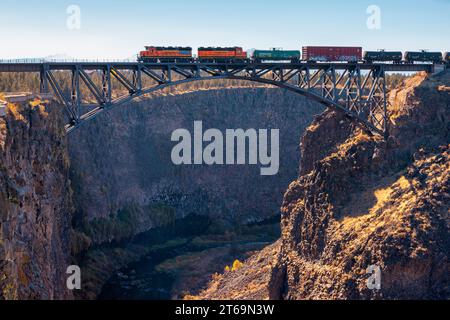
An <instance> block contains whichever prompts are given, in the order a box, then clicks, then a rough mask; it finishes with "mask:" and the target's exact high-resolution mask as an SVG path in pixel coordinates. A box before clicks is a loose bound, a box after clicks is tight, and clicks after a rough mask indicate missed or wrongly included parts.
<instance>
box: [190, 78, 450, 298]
mask: <svg viewBox="0 0 450 320" xmlns="http://www.w3.org/2000/svg"><path fill="white" fill-rule="evenodd" d="M449 87H450V74H449V73H448V72H447V73H444V74H443V75H440V76H439V77H434V78H427V76H426V75H424V74H419V75H417V76H415V77H413V78H411V79H409V80H407V81H405V83H403V85H402V86H401V87H399V88H398V89H396V90H393V91H392V92H391V94H390V97H389V98H390V101H391V104H392V107H390V113H391V116H390V133H391V137H390V138H389V140H388V141H384V140H383V139H381V138H379V137H371V136H368V135H367V134H365V133H363V132H361V131H360V130H358V129H356V130H354V129H352V130H349V126H348V124H346V123H345V121H347V120H345V119H343V118H342V117H340V116H339V115H336V114H333V112H332V111H327V112H326V113H324V114H323V115H322V116H320V117H318V118H317V119H316V121H315V122H314V123H313V124H312V125H311V126H310V127H309V128H308V129H307V131H306V133H305V135H304V137H303V138H302V143H301V150H302V161H301V175H300V177H299V178H298V179H297V180H295V181H294V182H293V183H292V184H291V185H290V187H289V189H288V191H287V192H286V194H285V197H284V202H283V205H282V209H281V211H282V237H281V240H280V241H279V243H277V244H276V245H274V246H272V247H269V248H267V249H265V250H263V251H262V252H260V253H258V254H257V255H255V257H252V258H250V260H249V262H247V264H244V265H246V266H247V267H245V268H243V269H242V270H240V271H237V272H235V273H227V274H225V275H224V276H223V277H216V280H215V281H213V282H212V283H211V284H210V286H209V287H208V289H207V290H206V291H205V292H204V293H203V294H201V295H200V296H199V297H198V298H201V299H217V298H222V299H226V298H231V297H232V298H238V299H239V298H242V299H253V298H256V299H264V298H272V299H449V298H450V273H449V270H450V240H449V239H450V232H449V231H450V230H449V228H450V217H449V203H450V201H449V200H450V194H449V185H450V184H449V178H450V167H449V163H450V161H449V160H450V150H449V148H450V145H449V142H450V132H449V129H450V127H449V123H450V112H449V105H450V95H449V94H448V88H449ZM333 139H334V141H335V142H334V143H333ZM319 140H320V141H319ZM255 259H256V260H255ZM255 261H260V262H265V263H263V264H264V267H265V268H267V265H270V268H269V269H268V270H265V271H264V272H261V268H262V266H261V264H260V263H255ZM268 274H270V277H267V275H268ZM236 279H239V282H236V281H235V280H236ZM240 283H242V285H240ZM249 284H253V285H251V286H250V285H249ZM255 284H257V285H255ZM246 286H247V287H246Z"/></svg>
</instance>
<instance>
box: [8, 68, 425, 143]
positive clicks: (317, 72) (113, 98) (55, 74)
mask: <svg viewBox="0 0 450 320" xmlns="http://www.w3.org/2000/svg"><path fill="white" fill-rule="evenodd" d="M432 67H433V66H432V65H388V64H361V63H353V64H350V63H334V64H333V63H309V62H302V63H296V64H293V63H287V64H279V63H234V64H220V63H208V64H202V63H155V64H144V63H107V62H105V63H43V64H32V63H31V64H10V65H1V64H0V72H39V75H40V77H39V78H40V92H41V93H50V92H53V94H54V95H55V96H56V97H57V98H58V100H59V101H60V102H61V104H62V105H63V107H64V109H65V111H66V114H67V125H66V130H67V132H71V131H72V130H74V129H76V128H77V127H79V126H80V125H81V124H83V123H84V122H86V121H87V120H89V119H92V118H94V117H96V116H97V115H98V114H100V113H102V112H103V111H105V110H108V109H111V108H114V107H116V106H120V105H124V104H126V103H127V102H129V101H131V100H133V99H135V98H137V97H140V96H143V95H146V94H149V93H152V92H155V91H157V90H161V89H163V88H166V87H169V86H175V85H179V84H182V83H187V82H192V81H200V80H213V79H232V80H248V81H254V82H259V83H263V84H268V85H273V86H277V87H281V88H284V89H287V90H290V91H293V92H295V93H298V94H301V95H303V96H306V97H308V98H311V99H313V100H315V101H317V102H319V103H321V104H323V105H325V106H327V107H330V108H334V109H337V110H340V111H342V112H344V113H346V114H347V115H348V116H349V117H351V118H352V119H354V120H355V121H357V122H358V123H359V124H361V125H362V126H363V127H364V128H365V129H366V130H367V131H369V132H371V133H373V134H379V135H383V136H387V134H388V123H387V122H388V101H387V89H386V72H389V71H397V72H400V71H403V72H407V71H411V72H412V71H426V72H432ZM64 74H65V76H63V75H64ZM81 86H83V88H84V90H83V92H88V93H89V94H88V95H89V98H88V97H86V96H83V94H82V90H81Z"/></svg>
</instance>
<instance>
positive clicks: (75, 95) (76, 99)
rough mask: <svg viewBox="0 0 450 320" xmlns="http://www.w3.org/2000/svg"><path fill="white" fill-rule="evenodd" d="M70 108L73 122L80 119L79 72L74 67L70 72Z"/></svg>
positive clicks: (77, 68)
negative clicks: (73, 117)
mask: <svg viewBox="0 0 450 320" xmlns="http://www.w3.org/2000/svg"><path fill="white" fill-rule="evenodd" d="M71 107H72V111H73V114H74V115H75V117H76V118H75V122H78V120H79V119H80V107H81V95H80V70H79V67H78V66H76V67H75V69H74V70H73V71H72V93H71Z"/></svg>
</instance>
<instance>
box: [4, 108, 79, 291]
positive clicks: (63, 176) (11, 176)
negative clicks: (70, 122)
mask: <svg viewBox="0 0 450 320" xmlns="http://www.w3.org/2000/svg"><path fill="white" fill-rule="evenodd" d="M45 108H46V107H45V106H44V104H42V103H41V102H40V101H33V102H30V103H28V102H27V103H25V102H24V103H23V104H19V105H9V106H8V109H9V110H8V113H7V115H6V117H2V118H0V300H1V299H67V298H70V297H71V293H70V292H68V291H67V289H66V275H65V272H66V268H67V267H68V266H69V265H70V238H69V237H70V223H71V213H72V209H71V201H70V192H69V179H68V173H69V165H68V157H67V153H66V149H65V145H64V138H63V135H64V133H63V131H62V128H63V126H62V122H61V121H60V119H59V118H58V114H57V113H48V112H47V111H46V109H45Z"/></svg>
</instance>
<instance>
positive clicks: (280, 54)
mask: <svg viewBox="0 0 450 320" xmlns="http://www.w3.org/2000/svg"><path fill="white" fill-rule="evenodd" d="M253 60H255V61H257V62H261V61H288V60H289V61H292V62H298V61H300V50H277V49H273V50H255V52H253Z"/></svg>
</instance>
